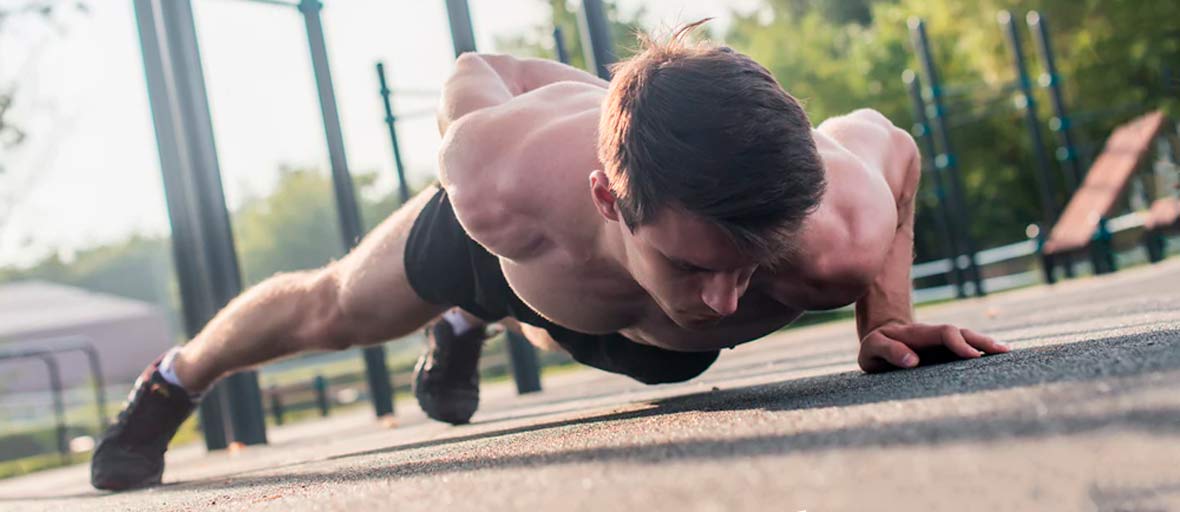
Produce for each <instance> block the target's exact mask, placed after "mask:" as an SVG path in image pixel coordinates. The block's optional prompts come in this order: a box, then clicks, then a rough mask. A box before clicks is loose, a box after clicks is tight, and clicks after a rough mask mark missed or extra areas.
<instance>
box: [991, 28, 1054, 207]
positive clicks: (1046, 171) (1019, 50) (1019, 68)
mask: <svg viewBox="0 0 1180 512" xmlns="http://www.w3.org/2000/svg"><path fill="white" fill-rule="evenodd" d="M996 21H998V22H999V23H1000V27H1001V29H1002V30H1003V31H1004V36H1005V39H1006V40H1007V41H1008V50H1009V51H1011V52H1012V65H1013V67H1015V68H1016V83H1017V85H1018V86H1019V88H1020V98H1021V103H1023V105H1019V106H1020V107H1021V108H1022V109H1024V121H1025V128H1026V129H1027V130H1028V135H1029V141H1030V142H1031V143H1032V150H1033V157H1034V158H1035V159H1036V161H1037V172H1036V181H1037V190H1038V191H1039V192H1040V195H1041V226H1042V228H1041V229H1044V230H1048V229H1052V227H1053V223H1054V222H1056V220H1057V199H1056V193H1055V189H1056V187H1055V186H1054V185H1053V181H1052V176H1053V170H1052V169H1051V168H1050V165H1049V158H1048V156H1047V155H1046V154H1045V143H1044V141H1043V140H1042V139H1041V122H1040V119H1038V117H1037V101H1036V98H1035V97H1034V96H1033V89H1032V81H1031V80H1029V78H1028V68H1027V66H1025V62H1024V48H1023V46H1022V45H1021V43H1020V31H1019V30H1017V29H1016V23H1015V22H1014V21H1013V20H1012V13H1010V12H1008V11H1000V12H999V13H997V14H996Z"/></svg>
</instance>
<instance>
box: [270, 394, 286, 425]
mask: <svg viewBox="0 0 1180 512" xmlns="http://www.w3.org/2000/svg"><path fill="white" fill-rule="evenodd" d="M268 392H269V394H270V414H271V416H274V419H275V425H282V424H283V412H284V411H283V397H282V396H280V395H279V388H278V387H277V386H271V387H270V389H269V390H268Z"/></svg>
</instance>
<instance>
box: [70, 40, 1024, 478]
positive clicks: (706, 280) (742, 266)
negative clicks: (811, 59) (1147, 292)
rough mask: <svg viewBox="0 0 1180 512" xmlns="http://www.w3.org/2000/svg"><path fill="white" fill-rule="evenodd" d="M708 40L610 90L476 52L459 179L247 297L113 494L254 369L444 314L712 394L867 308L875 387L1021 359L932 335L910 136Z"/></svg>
mask: <svg viewBox="0 0 1180 512" xmlns="http://www.w3.org/2000/svg"><path fill="white" fill-rule="evenodd" d="M695 26H696V25H693V26H689V27H686V28H684V29H682V30H680V31H679V32H677V33H676V34H675V35H674V36H672V37H671V38H669V39H667V40H666V41H659V42H649V43H648V44H647V48H646V49H645V50H644V51H643V52H642V53H640V54H639V55H637V56H636V57H634V58H633V59H630V60H629V61H627V62H624V63H622V64H620V65H619V66H618V67H617V68H616V69H615V76H614V78H613V80H612V81H611V82H610V83H607V82H605V81H602V80H600V79H598V78H596V77H594V76H591V75H589V74H586V73H584V72H582V71H579V70H576V69H574V68H570V67H567V66H563V65H560V64H557V63H554V62H549V61H541V60H532V59H516V58H512V57H507V56H500V55H479V54H466V55H463V56H461V57H460V58H459V60H458V62H457V63H456V66H455V71H454V74H453V75H452V76H451V77H450V79H449V80H448V81H447V83H446V86H445V87H444V90H443V99H442V106H441V109H440V115H439V127H440V130H441V131H442V133H443V134H444V139H443V149H442V151H441V154H440V158H439V162H440V165H441V172H440V177H441V182H442V187H441V188H439V187H431V188H428V189H427V190H425V191H424V192H422V193H421V194H419V195H418V196H417V197H415V198H414V199H413V200H411V201H410V202H409V203H407V204H406V205H405V206H404V207H402V208H401V209H400V210H398V211H397V212H396V213H394V214H393V215H392V216H391V217H390V218H389V219H387V220H385V221H384V222H383V223H382V224H381V225H380V226H379V227H377V228H376V229H375V230H374V231H373V232H372V233H370V234H369V235H368V236H367V237H366V238H365V239H364V240H363V241H362V242H361V243H360V245H358V246H357V248H356V249H355V250H354V251H352V252H351V253H349V254H348V255H347V256H345V257H344V258H343V259H341V260H340V261H336V262H333V263H331V264H329V265H327V266H325V267H323V268H320V269H316V270H311V271H306V272H298V273H289V274H280V275H276V276H274V277H272V278H270V279H268V280H267V281H265V282H263V283H261V284H259V285H257V286H255V287H253V288H251V289H250V290H248V291H246V292H245V293H243V294H242V295H241V296H240V297H238V298H236V299H234V300H233V301H231V302H230V303H229V304H228V305H227V306H226V307H225V309H224V310H222V311H221V312H220V313H218V314H217V316H216V317H215V318H213V319H212V320H211V321H210V322H209V324H208V325H207V326H206V327H205V328H204V330H202V331H201V332H200V333H199V334H198V335H197V336H196V337H195V338H194V339H193V340H192V341H191V342H189V343H188V344H186V345H184V346H183V347H182V348H179V349H175V350H173V351H170V352H169V353H168V354H166V355H165V356H163V357H162V358H161V359H162V361H157V362H156V363H154V364H152V365H151V366H149V367H148V369H147V370H146V371H145V372H144V375H143V377H141V379H140V381H139V382H137V384H136V387H135V389H134V390H133V391H132V395H131V397H130V400H129V403H128V405H127V407H126V409H125V410H124V412H123V413H121V414H120V415H119V419H118V421H117V422H116V424H114V425H113V426H111V427H110V429H108V431H107V432H106V434H105V435H104V436H103V439H102V440H101V441H100V443H99V446H98V447H97V449H96V450H95V453H94V458H93V462H92V466H91V470H92V471H91V481H92V484H93V485H94V486H95V487H97V488H101V489H126V488H132V487H140V486H145V485H152V484H156V483H159V482H160V476H161V474H162V471H163V453H164V450H165V449H166V447H167V443H168V441H169V440H170V439H171V437H172V436H173V435H174V433H175V431H176V428H177V427H178V426H179V424H180V423H181V422H182V421H183V420H184V419H185V418H186V417H187V416H188V415H189V414H191V412H192V410H193V407H194V404H195V401H196V397H197V396H199V393H201V392H202V391H203V390H205V389H207V388H208V387H209V386H210V385H211V384H213V383H214V382H215V381H216V380H217V379H219V378H221V377H223V376H225V375H227V374H229V373H231V372H234V371H237V370H241V369H244V368H248V367H250V366H253V365H257V364H261V363H264V362H267V361H271V360H274V359H276V358H279V357H284V356H290V355H293V354H297V353H301V352H305V351H311V350H340V349H345V348H349V347H354V346H358V345H366V344H373V343H380V342H383V341H385V340H389V339H394V338H397V337H400V336H404V335H406V334H408V333H411V332H413V331H415V330H416V329H419V328H421V327H422V326H423V325H426V324H427V323H429V322H431V321H432V320H433V319H435V318H436V317H438V316H439V315H440V314H443V313H444V312H447V314H446V315H444V320H443V321H440V322H438V323H437V325H443V326H446V328H445V329H443V331H445V332H442V333H441V334H446V335H447V336H449V337H450V338H451V339H450V341H451V342H454V341H455V339H454V338H456V336H459V335H458V334H456V331H461V330H463V329H464V328H466V329H467V330H470V329H471V326H470V325H463V324H469V323H471V322H479V321H488V322H494V321H498V320H501V319H504V318H510V319H515V320H517V321H519V322H520V323H521V324H522V325H521V327H522V328H523V329H524V331H525V334H526V335H527V336H528V337H529V338H530V340H531V341H534V342H536V343H542V344H550V345H553V344H555V345H557V346H560V347H561V348H563V349H565V350H567V351H569V353H570V354H571V355H572V356H573V357H574V359H576V360H578V361H580V362H583V363H585V364H588V365H590V366H595V367H597V368H601V369H604V370H607V371H612V372H617V373H622V374H625V375H629V376H631V377H633V378H636V379H638V380H640V381H642V382H647V383H658V382H674V381H682V380H686V379H690V378H692V377H694V376H696V375H698V374H700V373H701V372H702V371H704V370H705V369H706V368H708V366H709V365H710V364H712V362H713V361H714V359H716V357H717V353H718V351H719V349H721V348H725V347H732V346H734V345H736V344H739V343H745V342H747V341H751V340H755V339H758V338H759V337H762V336H764V335H766V334H768V333H770V332H773V331H775V330H777V329H779V328H781V327H783V326H785V325H787V324H789V323H791V322H792V321H794V320H795V319H796V318H798V317H799V316H800V315H801V314H802V313H803V312H804V311H806V310H813V309H829V308H835V307H840V306H844V305H847V304H851V303H854V302H855V304H856V322H857V330H858V335H859V338H860V352H859V357H858V362H859V364H860V367H861V368H862V369H864V370H865V371H868V372H874V371H882V370H887V369H892V368H912V367H914V366H917V365H918V364H919V358H918V355H917V353H916V352H915V350H920V349H923V348H928V347H936V346H941V347H946V348H947V349H949V350H950V351H952V352H953V353H955V354H957V355H958V356H960V357H963V358H973V357H979V356H980V355H981V352H982V353H999V352H1005V351H1007V348H1006V347H1004V346H1003V345H1001V344H998V343H996V342H995V341H994V340H992V339H991V338H988V337H986V336H983V335H980V334H977V333H974V332H972V331H970V330H967V329H959V328H957V327H954V326H949V325H924V324H919V323H914V321H913V317H912V308H911V303H910V290H911V282H910V274H909V272H910V266H911V263H912V259H913V249H912V245H913V215H914V196H915V193H916V191H917V189H918V179H919V175H920V171H919V155H918V151H917V149H916V147H915V145H914V142H913V140H912V139H911V138H910V136H909V135H908V134H907V133H906V132H905V131H903V130H900V129H898V128H895V127H894V126H893V125H892V123H890V122H889V120H887V119H886V118H885V117H883V116H881V115H880V114H879V113H877V112H874V111H871V110H859V111H856V112H853V113H852V114H849V115H846V116H842V117H838V118H834V119H829V120H827V121H825V122H824V123H822V124H821V125H819V127H818V128H816V129H814V130H813V129H812V128H811V125H810V122H809V121H808V119H807V116H806V114H805V113H804V111H803V109H802V108H801V106H800V105H799V103H798V102H797V101H796V100H795V99H794V98H792V97H791V96H790V95H789V94H787V93H786V92H785V91H784V90H783V88H782V87H781V86H780V85H779V84H778V82H776V81H775V79H774V78H773V77H772V76H771V74H770V73H769V71H767V70H766V69H765V68H763V67H762V66H760V65H758V64H757V63H755V62H754V61H753V60H751V59H750V58H748V57H746V56H744V55H741V54H740V53H737V52H734V51H733V50H730V49H728V48H725V47H718V46H714V45H709V44H694V43H689V42H688V38H687V35H688V34H689V32H690V31H691V30H692V28H693V27H695ZM454 307H458V308H460V309H461V310H462V311H463V313H460V312H459V311H458V310H451V311H450V312H448V309H450V308H454ZM434 334H435V335H436V336H437V335H439V334H440V333H439V329H434ZM437 341H439V340H437V339H436V340H433V342H437ZM438 355H439V354H435V356H438ZM452 355H453V354H452ZM441 357H443V358H444V359H445V358H446V357H447V355H446V354H443V355H442V356H441ZM447 364H448V362H447V361H427V362H425V363H424V364H423V365H421V366H425V367H427V368H419V370H420V372H427V373H429V371H430V370H431V368H430V367H437V366H446V365H447ZM468 416H469V414H468Z"/></svg>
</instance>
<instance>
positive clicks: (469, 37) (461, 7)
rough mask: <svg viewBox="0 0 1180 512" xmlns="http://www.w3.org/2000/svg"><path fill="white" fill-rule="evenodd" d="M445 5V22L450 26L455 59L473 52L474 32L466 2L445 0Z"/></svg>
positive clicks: (463, 0) (464, 0)
mask: <svg viewBox="0 0 1180 512" xmlns="http://www.w3.org/2000/svg"><path fill="white" fill-rule="evenodd" d="M446 4H447V22H448V23H450V26H451V42H452V43H453V44H454V47H455V57H458V56H459V55H462V54H463V53H466V52H473V51H475V47H476V45H475V30H474V28H472V24H471V11H470V9H468V8H467V0H446Z"/></svg>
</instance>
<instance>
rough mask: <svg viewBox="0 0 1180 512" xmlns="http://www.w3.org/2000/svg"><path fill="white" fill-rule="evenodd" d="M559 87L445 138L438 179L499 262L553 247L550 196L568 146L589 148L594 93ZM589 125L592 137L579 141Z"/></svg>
mask: <svg viewBox="0 0 1180 512" xmlns="http://www.w3.org/2000/svg"><path fill="white" fill-rule="evenodd" d="M591 89H592V88H590V87H589V86H586V85H583V84H574V83H559V84H554V85H552V86H548V87H543V88H540V89H537V90H536V91H532V92H530V93H526V94H524V95H521V96H519V97H517V98H516V99H514V100H512V101H510V102H508V103H506V104H504V105H501V106H497V107H494V108H489V109H485V110H481V111H478V112H474V113H472V114H469V115H467V116H465V117H463V118H462V119H460V120H459V121H458V122H456V123H455V124H453V125H452V126H451V127H450V128H449V129H448V131H447V133H446V135H445V136H444V139H443V147H442V151H441V152H440V157H439V164H440V173H439V174H440V177H441V179H442V183H443V186H444V187H445V188H446V189H447V193H448V195H449V196H450V198H451V203H452V205H453V206H454V208H455V214H456V216H457V217H458V219H459V222H460V223H461V224H462V225H463V227H464V229H466V230H467V232H468V234H470V235H471V237H472V238H473V239H475V240H476V241H477V242H479V243H480V244H482V245H483V246H485V247H487V248H488V250H489V251H491V252H492V253H494V254H497V255H498V256H501V257H503V258H506V259H510V260H514V261H524V260H528V259H530V258H532V257H535V256H537V255H538V254H540V253H543V252H544V250H545V249H546V248H547V247H549V246H550V245H552V243H553V239H552V236H551V235H552V233H549V229H548V223H546V222H544V220H545V219H544V212H545V211H547V208H546V207H545V203H546V202H547V199H548V197H547V195H549V194H553V193H554V191H555V188H554V187H553V186H552V185H553V182H552V179H553V176H550V175H548V174H547V171H548V170H549V169H551V168H553V167H555V166H558V165H560V161H561V159H562V155H561V154H560V152H561V151H562V148H566V147H568V141H569V139H571V138H572V139H575V140H585V141H586V143H587V144H591V145H592V144H593V140H594V139H593V126H594V124H593V123H587V122H586V121H587V119H586V118H587V116H594V117H595V119H596V109H595V110H594V111H591V108H590V107H595V106H596V103H592V101H591V100H593V91H592V90H591ZM587 125H589V126H590V128H589V130H590V132H589V133H586V134H581V133H579V132H578V130H579V129H581V130H582V131H585V130H586V129H587V128H585V126H587Z"/></svg>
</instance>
